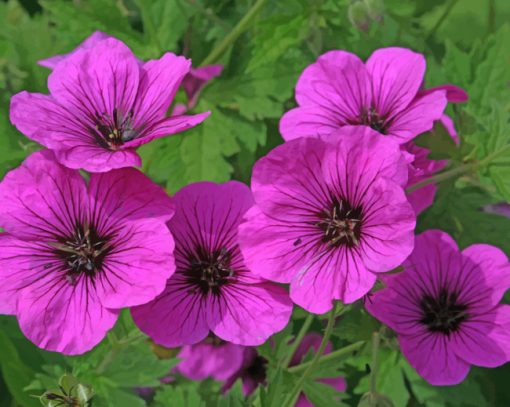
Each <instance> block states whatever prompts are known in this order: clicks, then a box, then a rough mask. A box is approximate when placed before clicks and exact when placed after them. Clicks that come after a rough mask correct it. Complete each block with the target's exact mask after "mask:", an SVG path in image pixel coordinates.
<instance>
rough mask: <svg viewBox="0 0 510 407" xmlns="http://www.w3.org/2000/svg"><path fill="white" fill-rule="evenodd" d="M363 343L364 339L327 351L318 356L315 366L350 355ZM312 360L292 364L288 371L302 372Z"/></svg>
mask: <svg viewBox="0 0 510 407" xmlns="http://www.w3.org/2000/svg"><path fill="white" fill-rule="evenodd" d="M365 344H366V342H365V341H359V342H354V343H352V344H350V345H347V346H345V347H343V348H341V349H337V350H335V351H333V352H331V353H328V354H327V355H323V356H321V357H320V359H319V360H318V362H317V363H316V366H320V365H322V364H325V363H328V362H331V361H333V360H334V361H337V360H340V359H342V358H344V357H348V356H351V355H352V354H353V353H354V352H356V351H357V350H359V349H361V348H362V347H363V346H364V345H365ZM312 362H313V361H310V362H306V363H301V364H300V365H297V366H292V367H290V368H289V372H291V373H299V372H302V371H304V370H306V369H308V367H309V366H310V365H311V364H312Z"/></svg>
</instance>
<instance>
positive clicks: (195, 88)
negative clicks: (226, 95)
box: [172, 65, 223, 115]
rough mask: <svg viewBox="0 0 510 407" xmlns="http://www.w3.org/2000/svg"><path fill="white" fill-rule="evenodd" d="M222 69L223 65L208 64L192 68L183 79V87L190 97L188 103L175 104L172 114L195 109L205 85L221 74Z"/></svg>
mask: <svg viewBox="0 0 510 407" xmlns="http://www.w3.org/2000/svg"><path fill="white" fill-rule="evenodd" d="M221 71H223V65H207V66H202V67H199V68H191V69H190V71H189V73H188V74H187V75H186V76H185V77H184V79H183V81H182V87H183V89H184V92H185V93H186V96H187V97H188V103H187V104H182V103H179V104H177V105H175V107H174V109H173V110H172V115H179V114H184V113H185V112H187V111H188V110H191V109H193V108H194V107H195V106H196V104H197V102H198V97H199V96H200V92H201V91H202V89H203V88H204V86H205V85H206V84H207V82H209V81H210V80H211V79H213V78H216V77H218V76H220V75H221Z"/></svg>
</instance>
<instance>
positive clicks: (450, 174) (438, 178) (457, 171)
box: [406, 144, 510, 194]
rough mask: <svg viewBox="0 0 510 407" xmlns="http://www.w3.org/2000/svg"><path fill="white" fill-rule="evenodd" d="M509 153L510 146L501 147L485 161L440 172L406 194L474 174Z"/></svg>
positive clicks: (411, 187)
mask: <svg viewBox="0 0 510 407" xmlns="http://www.w3.org/2000/svg"><path fill="white" fill-rule="evenodd" d="M508 152H510V144H507V145H506V146H504V147H501V148H500V149H499V150H496V151H495V152H493V153H492V154H489V155H488V156H487V157H485V158H484V159H482V160H480V161H478V162H473V163H468V164H462V165H459V166H458V167H455V168H452V169H451V170H448V171H443V172H440V173H438V174H436V175H433V176H432V177H430V178H427V179H424V180H423V181H420V182H417V183H416V184H414V185H411V186H410V187H409V188H406V192H407V193H408V194H409V193H411V192H414V191H416V190H417V189H420V188H422V187H424V186H426V185H429V184H435V183H438V182H442V181H446V180H449V179H452V178H456V177H459V176H460V175H463V174H467V173H470V172H473V171H475V170H477V169H479V168H483V167H485V166H486V165H488V164H490V163H491V162H492V161H494V160H495V159H496V158H499V157H501V156H502V155H504V154H506V153H508Z"/></svg>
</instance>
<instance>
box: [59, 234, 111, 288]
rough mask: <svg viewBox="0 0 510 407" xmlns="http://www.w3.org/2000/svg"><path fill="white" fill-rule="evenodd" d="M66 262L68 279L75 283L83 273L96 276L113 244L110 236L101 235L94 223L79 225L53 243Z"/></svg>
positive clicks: (87, 275) (72, 283)
mask: <svg viewBox="0 0 510 407" xmlns="http://www.w3.org/2000/svg"><path fill="white" fill-rule="evenodd" d="M52 246H53V247H54V251H55V254H56V255H57V256H58V257H60V258H61V259H62V260H63V261H64V263H65V269H66V270H67V271H66V274H65V277H66V280H67V281H68V282H69V283H70V284H71V285H75V284H76V283H77V281H78V278H79V277H80V276H82V275H84V276H86V277H92V278H94V277H95V276H96V274H97V273H98V272H100V271H101V268H102V265H103V262H104V260H105V258H106V256H107V255H108V253H110V251H111V249H112V246H111V245H110V243H109V238H108V237H104V236H100V235H99V234H98V233H97V231H96V229H95V228H94V227H93V226H92V225H87V224H80V225H77V226H76V228H75V230H74V232H73V233H72V234H71V235H70V236H67V237H63V238H60V239H58V242H57V243H54V244H53V245H52Z"/></svg>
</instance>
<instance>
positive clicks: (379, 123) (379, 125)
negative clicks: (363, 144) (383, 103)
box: [360, 107, 387, 134]
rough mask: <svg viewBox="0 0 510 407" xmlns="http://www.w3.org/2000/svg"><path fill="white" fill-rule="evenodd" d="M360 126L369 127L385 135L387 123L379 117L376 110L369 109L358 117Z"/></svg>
mask: <svg viewBox="0 0 510 407" xmlns="http://www.w3.org/2000/svg"><path fill="white" fill-rule="evenodd" d="M360 124H364V125H365V126H370V127H371V128H372V129H374V130H375V131H377V132H379V133H381V134H386V127H387V123H386V120H385V118H384V117H381V116H379V114H378V113H377V111H376V109H375V108H373V107H371V108H370V109H368V110H363V111H362V112H361V115H360Z"/></svg>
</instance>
